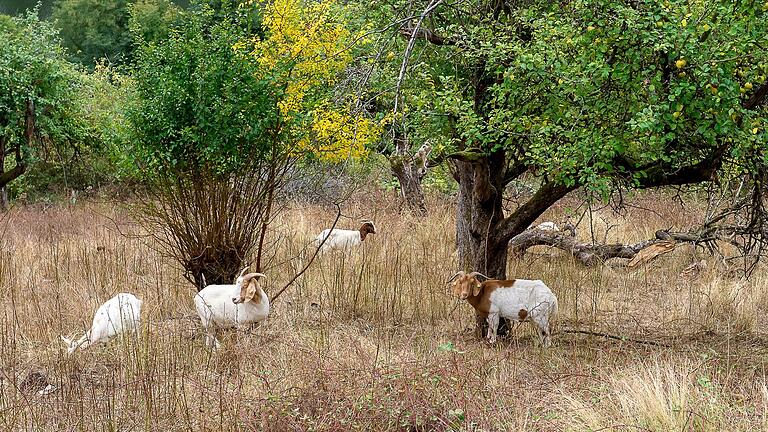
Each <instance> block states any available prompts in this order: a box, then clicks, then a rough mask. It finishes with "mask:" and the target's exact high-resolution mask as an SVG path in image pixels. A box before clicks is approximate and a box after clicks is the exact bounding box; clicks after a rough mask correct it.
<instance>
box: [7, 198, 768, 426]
mask: <svg viewBox="0 0 768 432" xmlns="http://www.w3.org/2000/svg"><path fill="white" fill-rule="evenodd" d="M640 199H641V200H642V199H645V197H640ZM647 201H648V205H649V206H650V205H652V204H653V202H654V201H656V202H658V198H657V197H651V198H647ZM564 205H567V203H565V204H564ZM430 210H431V212H430V214H431V216H429V217H428V218H426V219H417V218H412V217H409V216H407V215H400V214H398V212H397V205H396V203H394V202H392V200H390V199H386V198H382V197H376V199H369V200H364V201H360V202H357V203H354V204H349V205H348V206H347V207H345V208H344V214H345V216H348V217H345V218H342V219H341V221H340V226H342V227H354V226H356V225H357V223H358V219H361V218H373V219H374V220H375V221H376V225H377V230H378V233H377V234H376V235H375V236H372V237H371V241H368V240H366V242H365V243H364V247H362V248H361V249H360V250H358V251H356V252H354V253H350V254H341V253H336V254H330V255H326V256H323V257H321V258H320V259H319V260H318V261H316V262H315V263H314V264H313V266H311V267H310V269H309V270H308V271H307V273H305V274H304V275H303V276H302V277H300V278H299V279H298V281H297V284H296V285H295V286H294V287H292V288H289V289H288V290H287V291H286V292H285V294H283V295H282V296H281V297H280V298H279V299H278V301H277V302H275V304H274V305H273V311H272V314H271V315H270V318H269V319H268V320H267V321H266V322H265V323H264V324H263V325H260V326H258V327H255V328H253V329H250V330H249V331H247V332H234V331H230V332H227V333H226V334H225V337H224V342H225V343H224V348H223V349H221V350H219V351H218V352H210V351H208V350H207V349H205V347H204V343H203V338H202V333H201V331H200V328H199V323H198V322H197V320H196V317H195V316H194V309H193V306H192V296H193V294H194V288H193V287H192V286H191V285H190V284H189V283H188V282H187V281H186V280H185V279H183V278H182V277H181V270H180V269H179V268H177V267H176V266H175V265H174V263H173V262H171V261H170V260H167V259H165V258H163V257H161V256H158V255H157V254H156V253H155V252H154V250H153V248H152V247H151V246H152V245H149V244H147V240H146V239H145V238H143V237H142V236H141V233H140V232H139V231H138V230H137V228H136V227H135V226H134V225H133V224H132V223H131V222H130V221H129V220H127V219H126V217H125V216H124V213H123V212H122V211H121V210H120V209H119V208H118V207H115V206H113V205H111V204H95V203H94V204H86V205H79V206H75V207H52V208H43V207H28V208H24V209H17V210H14V211H13V212H12V213H11V214H10V215H9V217H8V219H7V221H6V222H5V223H6V224H7V229H5V231H4V235H3V238H2V240H1V242H2V243H0V340H2V343H0V430H78V431H79V430H98V431H101V430H163V431H166V430H168V431H176V430H179V431H198V430H216V431H219V430H220V431H240V430H280V431H282V430H296V431H303V430H323V431H346V430H360V429H370V430H397V431H401V430H402V431H416V430H424V431H427V430H467V431H470V430H472V431H474V430H553V431H554V430H590V429H592V430H597V429H600V428H607V429H608V430H716V429H718V428H720V429H723V430H750V429H751V430H760V429H762V428H763V426H765V425H766V412H767V411H766V406H768V390H766V381H765V363H766V361H767V360H768V355H766V346H768V345H767V344H766V340H765V333H764V331H763V329H764V328H765V312H766V307H767V305H766V294H765V293H766V292H768V289H766V278H767V277H768V273H766V272H765V271H762V272H761V273H759V274H757V275H756V276H755V278H754V279H753V280H751V281H737V280H732V279H728V278H727V277H726V276H724V275H723V273H722V272H721V271H720V270H719V269H718V268H717V267H716V266H714V265H712V266H710V269H709V270H708V271H705V272H704V273H702V274H701V275H699V277H698V278H696V279H692V280H691V279H684V278H682V277H680V276H679V272H680V271H681V270H682V269H683V268H685V267H686V266H687V265H688V264H690V263H691V262H693V261H694V260H698V259H701V258H702V256H700V254H698V255H696V254H695V253H694V251H692V250H691V249H689V248H688V247H681V248H679V249H678V250H676V251H675V252H673V253H672V254H669V255H665V256H662V257H660V258H659V259H658V260H656V261H654V262H652V263H651V264H650V265H649V266H647V267H645V268H643V269H640V270H638V271H636V272H634V273H627V272H626V271H624V270H623V269H621V268H613V267H610V266H601V267H595V268H586V267H583V266H581V265H580V264H578V263H575V262H573V260H572V259H570V257H568V256H566V255H565V254H563V253H561V252H559V251H551V250H547V249H545V248H538V249H537V250H532V251H531V253H529V254H528V255H527V257H526V258H525V259H523V260H519V261H510V263H509V273H510V276H511V277H516V278H540V279H543V280H544V281H545V282H547V284H548V285H550V286H551V287H552V289H553V290H554V291H555V293H556V294H557V295H558V297H559V299H560V310H561V319H560V322H559V329H560V330H569V329H585V330H592V331H597V332H606V333H611V334H614V335H618V336H626V337H628V338H635V339H649V340H654V341H657V342H660V343H663V344H665V345H668V347H667V346H658V345H656V346H654V345H644V344H637V343H633V342H630V341H620V340H612V339H605V338H600V337H590V336H587V335H583V334H574V333H564V332H560V333H559V334H557V335H556V336H555V339H554V341H555V346H554V347H553V348H552V349H549V350H542V349H541V348H539V347H538V346H537V345H536V344H535V342H534V341H535V340H536V339H535V337H534V335H533V334H532V331H531V329H530V328H529V327H530V326H528V325H523V326H518V327H517V328H515V330H514V331H513V335H512V336H511V337H510V338H509V339H508V340H506V341H502V342H500V343H499V344H498V345H497V346H493V347H491V346H488V345H487V344H485V343H484V342H482V341H478V340H476V339H475V338H474V336H473V333H472V328H473V325H474V317H473V314H472V312H471V308H470V307H469V306H468V305H467V304H463V303H458V302H456V301H455V300H454V299H452V298H450V297H449V295H448V290H447V289H446V287H445V285H444V281H445V279H446V278H447V277H448V276H450V275H451V274H452V273H453V271H454V270H455V267H454V262H455V256H454V247H453V244H454V240H453V239H454V234H453V211H452V208H451V206H450V203H446V202H441V201H439V200H434V201H433V202H432V203H431V204H430ZM561 214H562V208H556V209H553V210H552V211H551V212H550V213H549V214H548V215H547V217H549V218H550V219H556V218H558V215H561ZM334 217H335V213H334V212H333V211H332V210H328V209H323V208H320V207H312V206H302V207H298V206H297V207H294V208H292V209H291V210H290V211H289V212H288V213H286V214H285V215H284V216H283V217H282V218H281V219H280V220H279V221H277V223H276V224H275V225H274V232H273V233H272V235H271V238H270V245H271V247H270V250H271V251H272V252H273V255H272V256H270V257H269V263H270V264H269V266H268V267H267V268H266V269H265V273H267V275H268V277H269V279H268V290H269V291H271V292H272V293H274V292H275V290H277V289H278V288H280V287H282V285H283V284H284V283H285V282H286V281H288V280H289V279H290V278H291V277H292V276H293V275H294V274H295V272H297V271H298V269H300V268H301V267H302V265H303V264H304V262H305V260H306V259H307V251H308V249H306V245H307V244H308V243H309V242H310V240H311V239H312V237H314V235H316V234H317V232H319V231H320V230H321V229H322V228H324V227H327V226H330V223H331V222H332V220H333V219H334ZM695 217H696V215H695V212H692V213H685V212H681V211H679V210H677V209H673V208H669V209H666V208H664V207H662V206H659V205H656V207H655V208H654V209H653V211H650V210H640V209H634V210H632V211H631V212H629V213H628V214H626V215H624V216H623V217H619V216H616V215H613V214H611V213H609V212H607V211H599V212H596V213H594V214H593V218H592V224H593V227H592V229H588V227H585V226H584V225H582V226H580V236H583V237H584V238H585V239H586V238H589V236H591V235H592V233H593V232H594V233H595V235H597V236H601V237H599V238H600V239H601V240H602V238H603V237H606V238H608V239H609V241H610V240H612V239H613V240H616V239H622V240H625V241H636V240H639V239H642V238H647V237H650V236H652V235H653V231H654V230H655V229H656V228H658V227H659V226H665V227H666V226H669V225H670V224H677V225H680V226H683V225H685V224H686V223H688V222H690V220H693V219H694V218H695ZM297 256H298V257H299V258H295V257H297ZM294 258H295V259H294ZM120 291H130V292H133V293H135V294H136V295H138V296H139V297H140V298H142V299H143V300H144V307H145V309H144V311H143V319H144V323H143V325H142V331H141V333H140V334H139V335H138V337H135V338H134V337H125V338H121V339H117V340H115V341H113V342H111V343H109V344H107V345H103V346H98V347H93V348H92V349H89V350H86V351H83V352H79V353H77V355H75V356H73V357H71V358H66V357H65V356H64V349H63V348H64V347H63V344H62V343H61V342H60V341H59V339H58V336H59V335H72V334H75V333H77V334H78V335H79V334H80V332H82V331H83V330H84V329H85V328H87V326H89V325H90V320H91V318H92V313H93V311H94V310H95V308H96V307H97V306H98V305H99V304H101V303H102V302H103V301H104V300H106V299H107V298H109V297H111V296H112V295H114V294H115V293H117V292H120ZM32 371H41V372H43V373H44V374H46V375H47V377H48V380H49V381H50V382H51V383H53V384H55V385H57V386H58V387H59V389H58V390H57V391H55V392H53V393H52V394H50V395H47V396H40V395H37V394H36V393H35V391H34V389H35V388H36V387H34V386H32V387H31V390H30V386H29V385H26V383H25V382H24V381H25V377H28V376H29V374H30V372H32ZM22 384H24V385H22Z"/></svg>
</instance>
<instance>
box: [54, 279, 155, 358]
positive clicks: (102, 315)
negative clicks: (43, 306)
mask: <svg viewBox="0 0 768 432" xmlns="http://www.w3.org/2000/svg"><path fill="white" fill-rule="evenodd" d="M140 320H141V300H139V299H138V298H136V296H135V295H133V294H130V293H120V294H118V295H116V296H114V297H112V298H111V299H109V300H107V301H106V302H105V303H104V304H103V305H101V306H99V308H98V309H96V314H95V315H94V316H93V324H91V328H90V330H88V331H86V332H85V334H84V335H83V336H82V337H81V338H80V339H78V340H76V341H73V340H72V339H68V338H65V337H64V336H61V340H62V341H64V344H65V345H66V346H67V354H72V353H73V352H75V350H76V349H77V348H78V347H80V349H85V348H87V347H89V346H91V345H95V344H97V343H105V342H107V341H108V340H110V339H111V338H113V337H115V336H117V335H118V334H120V333H124V332H128V331H136V330H138V328H139V324H140Z"/></svg>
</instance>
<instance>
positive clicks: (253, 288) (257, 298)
mask: <svg viewBox="0 0 768 432" xmlns="http://www.w3.org/2000/svg"><path fill="white" fill-rule="evenodd" d="M245 300H246V301H252V302H253V303H255V304H259V303H261V295H259V285H258V282H257V281H256V279H255V278H254V279H251V280H250V282H248V288H246V290H245Z"/></svg>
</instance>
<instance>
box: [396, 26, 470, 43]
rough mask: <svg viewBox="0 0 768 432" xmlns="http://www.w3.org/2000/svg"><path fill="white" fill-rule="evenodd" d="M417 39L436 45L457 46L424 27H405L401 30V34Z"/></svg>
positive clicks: (452, 41)
mask: <svg viewBox="0 0 768 432" xmlns="http://www.w3.org/2000/svg"><path fill="white" fill-rule="evenodd" d="M414 32H416V34H415V38H416V39H424V40H425V41H427V42H429V43H432V44H434V45H456V41H455V40H452V39H446V38H444V37H442V36H439V35H436V34H435V33H434V32H433V31H432V30H430V29H428V28H424V27H418V28H413V27H403V28H401V29H400V34H401V35H403V36H405V37H407V38H409V39H410V38H412V37H414Z"/></svg>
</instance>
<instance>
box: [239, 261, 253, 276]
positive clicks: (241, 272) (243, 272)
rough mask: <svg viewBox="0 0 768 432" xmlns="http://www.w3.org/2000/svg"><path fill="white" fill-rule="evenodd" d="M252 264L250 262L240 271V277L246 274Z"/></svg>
mask: <svg viewBox="0 0 768 432" xmlns="http://www.w3.org/2000/svg"><path fill="white" fill-rule="evenodd" d="M250 266H251V265H250V264H248V265H247V266H245V267H243V269H242V270H241V271H240V275H239V276H238V277H240V276H242V275H244V274H245V271H246V270H248V267H250Z"/></svg>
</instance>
